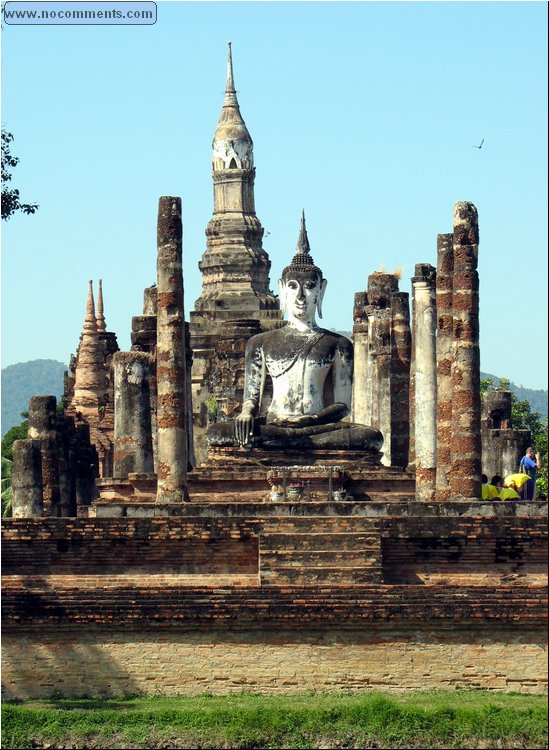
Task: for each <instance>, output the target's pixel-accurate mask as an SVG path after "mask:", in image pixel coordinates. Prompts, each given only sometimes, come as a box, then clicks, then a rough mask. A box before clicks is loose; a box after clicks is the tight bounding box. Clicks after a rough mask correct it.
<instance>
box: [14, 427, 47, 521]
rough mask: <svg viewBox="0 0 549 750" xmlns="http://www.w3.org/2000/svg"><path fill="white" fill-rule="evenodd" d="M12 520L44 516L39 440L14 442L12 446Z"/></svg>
mask: <svg viewBox="0 0 549 750" xmlns="http://www.w3.org/2000/svg"><path fill="white" fill-rule="evenodd" d="M12 469H13V473H12V476H13V480H12V486H13V501H12V515H13V517H14V518H34V517H37V516H42V515H44V503H43V499H42V457H41V451H40V441H39V440H16V441H15V442H14V444H13V467H12Z"/></svg>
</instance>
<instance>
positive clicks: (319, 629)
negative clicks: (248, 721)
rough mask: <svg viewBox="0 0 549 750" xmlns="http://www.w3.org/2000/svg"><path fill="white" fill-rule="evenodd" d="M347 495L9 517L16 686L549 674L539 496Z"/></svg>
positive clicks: (8, 620) (8, 681) (453, 682)
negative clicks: (480, 500) (487, 508)
mask: <svg viewBox="0 0 549 750" xmlns="http://www.w3.org/2000/svg"><path fill="white" fill-rule="evenodd" d="M320 505H321V504H319V508H320ZM238 507H240V506H238ZM296 507H297V506H296ZM333 507H335V506H333V505H330V504H326V508H324V509H323V512H324V513H326V515H297V516H294V515H291V514H288V515H280V513H281V512H282V506H280V508H281V509H280V510H279V511H278V515H275V514H273V515H264V516H261V515H260V514H259V512H258V513H256V514H254V515H250V514H247V515H245V516H240V517H239V516H233V515H232V514H233V513H235V512H236V508H237V506H230V505H227V506H226V507H222V506H217V507H216V509H215V513H214V511H213V509H212V508H208V507H207V506H204V508H203V514H202V515H201V516H200V515H186V516H179V517H177V516H173V517H162V518H155V517H148V518H71V519H67V518H42V519H12V520H8V521H7V522H6V523H5V524H4V525H3V545H2V554H3V574H4V578H3V596H2V614H3V644H4V646H5V649H6V650H5V658H4V661H3V678H4V683H5V690H6V695H7V696H9V697H25V696H38V695H50V694H52V693H54V692H61V693H65V694H68V695H75V694H84V693H98V692H107V693H109V692H110V693H120V692H135V691H136V690H139V691H144V692H151V693H158V692H166V693H174V694H175V693H177V692H182V693H197V692H204V691H209V692H216V693H223V692H231V691H236V690H242V689H252V688H253V689H257V690H261V691H265V692H268V691H270V690H273V691H275V690H279V691H285V690H286V691H293V690H295V691H297V690H305V689H340V688H341V689H344V688H364V687H366V688H368V687H372V688H373V687H376V688H379V687H387V688H389V689H395V690H397V689H407V688H416V687H423V688H425V687H429V688H436V687H488V688H495V689H503V690H524V691H529V690H530V691H536V692H540V691H542V690H543V689H544V684H545V683H544V682H543V674H542V672H543V669H544V662H543V659H542V657H541V649H542V648H543V647H544V643H545V640H544V631H543V630H541V629H540V628H541V626H542V625H543V624H544V623H545V622H546V617H547V593H546V588H545V587H544V586H543V585H541V584H542V583H543V582H544V581H546V578H547V573H546V570H544V569H543V561H544V555H545V552H544V549H546V547H544V544H545V538H546V527H545V519H544V518H543V517H542V514H541V512H540V513H538V514H537V515H536V513H537V511H536V508H535V507H534V505H533V504H532V505H531V507H530V505H529V506H528V509H529V511H531V514H530V516H529V517H520V516H518V515H517V514H514V513H513V512H512V511H513V509H512V508H511V506H509V508H506V509H505V511H506V514H504V515H497V516H492V517H489V518H481V517H472V516H470V515H469V516H463V515H460V512H461V509H460V508H458V509H457V511H456V513H454V514H453V515H440V516H436V517H435V516H428V517H419V516H417V515H416V516H410V515H408V516H406V515H404V510H403V508H400V506H398V505H393V506H391V505H390V504H389V505H387V507H386V508H385V507H384V508H381V507H380V508H379V512H378V513H376V515H375V517H371V516H369V515H367V513H370V512H372V511H373V506H372V508H369V507H367V504H366V505H362V504H358V503H349V504H348V507H346V514H345V515H330V514H329V513H330V509H332V513H333ZM465 507H469V506H465V505H463V508H465ZM479 507H480V506H479ZM482 507H484V506H482ZM407 508H408V512H410V507H409V506H407ZM447 508H449V506H447ZM273 510H274V508H273ZM221 511H222V512H221ZM347 511H348V512H347ZM194 512H195V513H197V512H198V510H197V509H194ZM286 512H287V513H289V508H286ZM382 512H383V513H385V515H382V514H381V513H382ZM361 513H363V515H361ZM399 513H401V514H400V515H399ZM208 514H209V515H208ZM364 514H365V515H364ZM426 584H427V585H426Z"/></svg>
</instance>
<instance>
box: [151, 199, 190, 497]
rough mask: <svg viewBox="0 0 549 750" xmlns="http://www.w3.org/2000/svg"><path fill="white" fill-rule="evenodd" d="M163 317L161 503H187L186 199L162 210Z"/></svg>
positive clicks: (159, 351)
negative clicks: (183, 204)
mask: <svg viewBox="0 0 549 750" xmlns="http://www.w3.org/2000/svg"><path fill="white" fill-rule="evenodd" d="M157 273H158V303H157V304H158V313H157V338H156V361H157V366H156V379H157V393H158V406H157V425H158V459H157V474H158V491H157V498H156V499H157V502H164V503H176V502H182V501H185V500H188V492H187V408H191V405H190V404H188V405H187V387H186V365H185V321H184V307H183V273H182V224H181V198H171V197H162V198H160V201H159V207H158V259H157Z"/></svg>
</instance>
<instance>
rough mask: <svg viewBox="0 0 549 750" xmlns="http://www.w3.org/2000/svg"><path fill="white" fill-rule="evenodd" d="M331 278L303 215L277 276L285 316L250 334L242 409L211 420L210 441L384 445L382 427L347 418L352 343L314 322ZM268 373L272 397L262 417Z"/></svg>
mask: <svg viewBox="0 0 549 750" xmlns="http://www.w3.org/2000/svg"><path fill="white" fill-rule="evenodd" d="M326 284H327V280H326V279H325V278H324V277H323V275H322V271H321V270H320V268H318V267H317V266H316V265H315V264H314V261H313V258H312V257H311V252H310V246H309V240H308V237H307V229H306V226H305V217H304V215H302V218H301V230H300V234H299V239H298V244H297V249H296V253H295V255H294V257H293V259H292V262H291V263H290V265H289V266H287V267H286V268H285V269H284V270H283V272H282V278H281V279H280V281H279V291H280V300H281V306H282V309H283V312H284V313H286V314H287V318H288V322H287V324H286V325H285V326H284V327H283V328H278V329H276V330H273V331H267V332H265V333H259V334H257V335H255V336H252V337H251V338H250V339H249V340H248V343H247V346H246V352H245V373H244V400H243V404H242V411H241V413H240V414H239V415H238V416H237V417H236V419H235V420H234V421H231V422H221V423H216V424H213V425H211V426H210V428H209V430H208V433H207V436H206V439H207V442H208V444H209V445H211V446H215V447H218V446H247V447H251V448H254V447H260V448H262V449H263V450H269V449H272V450H275V449H276V450H280V449H284V448H291V449H298V450H307V449H315V450H316V449H319V450H323V449H328V450H345V449H347V450H352V451H371V452H377V451H379V449H380V448H381V445H382V444H383V436H382V434H381V433H380V432H379V431H378V430H376V429H374V428H373V427H368V426H366V425H358V424H353V423H350V422H346V421H342V420H343V419H344V417H345V416H346V415H347V414H349V411H350V407H351V393H352V377H353V345H352V343H351V342H350V341H349V340H348V339H347V338H345V337H344V336H340V335H339V334H337V333H334V332H333V331H328V330H326V329H324V328H320V327H319V325H318V324H317V322H316V315H317V313H318V316H319V317H320V318H321V317H322V300H323V297H324V293H325V291H326ZM267 375H269V376H270V377H271V379H272V384H273V397H272V401H271V403H270V405H269V408H268V411H267V414H266V416H262V417H260V416H259V414H260V407H261V398H262V394H263V389H264V386H265V379H266V376H267Z"/></svg>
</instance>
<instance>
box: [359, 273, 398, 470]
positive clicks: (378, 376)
mask: <svg viewBox="0 0 549 750" xmlns="http://www.w3.org/2000/svg"><path fill="white" fill-rule="evenodd" d="M393 292H398V279H397V278H396V276H394V274H392V273H381V272H376V273H372V274H370V275H369V276H368V302H369V305H368V307H367V308H366V313H367V315H368V347H369V354H370V361H369V368H368V377H369V379H371V405H372V406H371V408H372V421H371V422H368V423H367V424H370V425H371V426H372V427H376V428H377V429H378V430H380V431H381V433H382V435H383V439H384V440H383V457H382V459H381V463H382V464H384V465H385V466H390V465H391V448H392V432H391V427H392V418H391V414H392V406H393V404H392V400H391V377H392V372H391V364H392V359H391V353H392V345H391V339H392V315H391V295H392V293H393ZM368 396H370V394H368Z"/></svg>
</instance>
